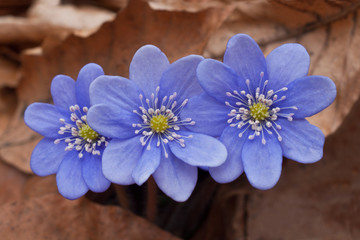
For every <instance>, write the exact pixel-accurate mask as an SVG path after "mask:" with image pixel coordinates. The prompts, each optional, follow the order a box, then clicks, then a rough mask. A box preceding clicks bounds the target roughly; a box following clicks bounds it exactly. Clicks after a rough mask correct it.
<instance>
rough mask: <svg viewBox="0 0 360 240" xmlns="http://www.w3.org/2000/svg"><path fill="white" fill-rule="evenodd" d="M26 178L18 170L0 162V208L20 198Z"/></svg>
mask: <svg viewBox="0 0 360 240" xmlns="http://www.w3.org/2000/svg"><path fill="white" fill-rule="evenodd" d="M27 178H28V177H27V176H26V175H25V174H23V173H22V172H20V171H19V170H17V169H15V168H14V167H12V166H10V165H8V164H6V163H4V162H3V161H0V189H1V194H0V206H2V205H4V204H6V203H9V202H13V201H15V200H18V199H20V198H21V197H22V195H23V189H24V186H25V183H26V181H27Z"/></svg>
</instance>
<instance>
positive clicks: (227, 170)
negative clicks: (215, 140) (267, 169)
mask: <svg viewBox="0 0 360 240" xmlns="http://www.w3.org/2000/svg"><path fill="white" fill-rule="evenodd" d="M248 132H249V131H246V132H245V133H244V134H243V136H242V137H241V138H240V137H239V136H238V134H239V133H240V131H239V129H238V128H234V127H230V126H228V127H227V128H225V130H224V132H223V133H222V134H221V137H220V141H221V142H222V143H223V144H224V145H225V147H226V149H227V151H228V157H227V159H226V161H225V163H224V164H222V165H220V166H219V167H215V168H210V169H209V172H210V175H211V177H212V178H213V179H214V180H215V181H216V182H218V183H228V182H231V181H234V180H235V179H236V178H238V177H239V176H240V175H241V174H242V173H243V172H244V167H243V164H242V158H241V153H242V150H243V146H244V143H245V142H246V141H249V140H248V138H247V137H248Z"/></svg>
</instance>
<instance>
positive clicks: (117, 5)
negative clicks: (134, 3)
mask: <svg viewBox="0 0 360 240" xmlns="http://www.w3.org/2000/svg"><path fill="white" fill-rule="evenodd" d="M128 1H129V0H62V1H61V2H62V4H74V5H93V6H99V7H104V8H108V9H111V10H113V11H118V10H120V9H123V8H125V7H126V5H127V3H128Z"/></svg>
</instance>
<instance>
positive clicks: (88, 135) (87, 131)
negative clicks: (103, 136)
mask: <svg viewBox="0 0 360 240" xmlns="http://www.w3.org/2000/svg"><path fill="white" fill-rule="evenodd" d="M79 136H80V137H82V138H83V139H90V140H95V139H97V138H98V137H99V134H98V133H97V132H95V131H94V130H92V129H91V127H89V125H87V124H84V125H83V126H82V127H81V128H80V130H79Z"/></svg>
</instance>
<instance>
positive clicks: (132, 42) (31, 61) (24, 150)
mask: <svg viewBox="0 0 360 240" xmlns="http://www.w3.org/2000/svg"><path fill="white" fill-rule="evenodd" d="M140 13H141V14H140ZM225 14H227V11H225V12H219V11H216V10H207V11H203V12H199V13H184V12H165V11H154V10H152V9H151V8H150V7H149V6H148V5H147V4H146V3H143V2H140V1H132V2H131V4H130V5H129V6H128V7H127V8H126V10H124V11H123V12H121V13H119V15H118V16H117V18H116V19H115V20H114V22H111V23H106V24H104V25H103V26H102V27H101V29H100V30H99V31H98V32H97V33H95V34H93V35H91V36H90V37H88V38H81V37H77V36H70V37H69V38H67V39H66V40H65V41H64V42H63V43H61V44H60V45H58V46H56V47H55V48H53V49H50V48H46V49H44V51H43V52H38V53H36V54H25V55H23V58H22V63H23V64H22V80H21V83H20V85H19V87H18V88H17V96H18V107H17V111H16V113H15V114H14V115H13V118H12V120H11V121H10V125H8V126H7V127H6V132H3V134H2V135H1V136H2V137H1V139H0V154H1V156H2V157H3V158H4V160H5V161H6V162H8V163H10V164H13V165H14V166H17V167H18V168H20V169H21V170H23V171H25V172H29V171H30V169H29V160H30V154H31V152H32V149H33V146H34V145H35V144H36V142H37V141H38V135H36V134H35V133H31V131H30V130H29V129H28V128H27V127H26V126H25V124H24V122H23V119H22V118H23V111H24V110H25V108H26V106H27V105H28V104H30V103H32V102H35V101H37V102H49V101H50V99H51V98H50V83H51V80H52V78H53V77H54V76H55V75H57V74H66V75H69V76H72V77H73V78H74V79H76V76H77V73H78V72H79V70H80V69H81V67H82V66H83V65H85V64H87V63H89V62H96V63H98V64H100V65H101V66H102V67H103V68H104V70H105V73H106V74H109V75H121V76H127V75H128V68H129V64H130V61H131V59H132V56H133V54H134V53H135V52H136V50H137V49H138V48H139V47H141V46H142V45H145V44H154V45H156V46H158V47H159V48H160V49H162V50H163V51H164V53H166V54H167V56H168V57H169V59H170V60H171V61H174V60H175V59H178V58H180V57H183V56H186V55H188V54H201V53H202V52H203V49H204V47H205V45H206V43H207V39H208V38H209V37H210V35H211V34H212V33H213V32H214V30H215V29H217V28H218V27H219V26H220V24H221V22H222V20H223V19H224V16H225ZM24 160H25V161H24Z"/></svg>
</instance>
